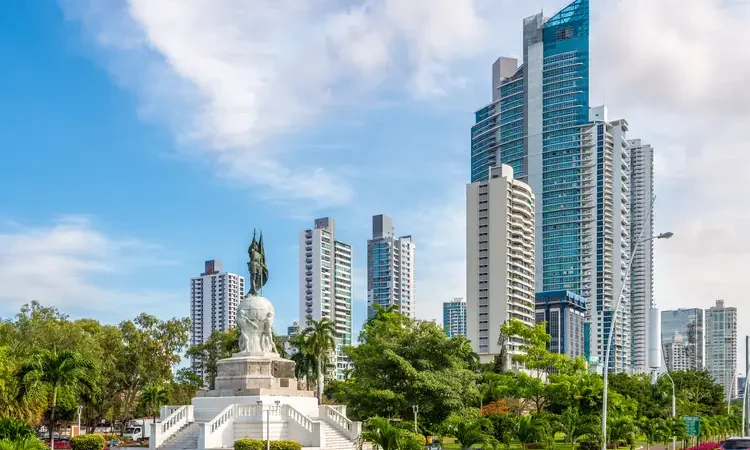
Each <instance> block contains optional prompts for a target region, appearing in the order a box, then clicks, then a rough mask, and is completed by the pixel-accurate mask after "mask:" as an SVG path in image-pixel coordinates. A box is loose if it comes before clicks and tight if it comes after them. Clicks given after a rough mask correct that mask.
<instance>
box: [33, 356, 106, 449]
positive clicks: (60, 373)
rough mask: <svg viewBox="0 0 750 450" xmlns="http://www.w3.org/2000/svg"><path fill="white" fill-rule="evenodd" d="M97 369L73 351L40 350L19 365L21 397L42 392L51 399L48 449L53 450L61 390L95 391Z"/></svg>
mask: <svg viewBox="0 0 750 450" xmlns="http://www.w3.org/2000/svg"><path fill="white" fill-rule="evenodd" d="M95 370H96V367H95V366H94V364H93V363H92V362H91V361H89V360H87V359H84V358H83V356H81V354H80V353H78V352H74V351H72V350H63V351H60V352H58V351H56V350H52V351H50V350H40V351H38V352H37V353H35V354H34V355H32V356H31V358H30V359H29V360H28V361H26V362H25V363H24V364H23V365H21V368H20V370H19V371H18V377H19V380H21V389H20V395H21V397H26V396H28V395H33V393H35V392H37V391H39V390H41V389H45V390H47V393H48V394H49V396H50V408H51V411H50V417H49V441H50V448H51V449H54V448H55V410H56V409H57V396H58V394H60V392H61V391H62V390H63V389H74V390H76V391H78V390H81V389H82V388H83V389H88V390H91V391H93V390H95V389H96V386H95V384H94V378H95Z"/></svg>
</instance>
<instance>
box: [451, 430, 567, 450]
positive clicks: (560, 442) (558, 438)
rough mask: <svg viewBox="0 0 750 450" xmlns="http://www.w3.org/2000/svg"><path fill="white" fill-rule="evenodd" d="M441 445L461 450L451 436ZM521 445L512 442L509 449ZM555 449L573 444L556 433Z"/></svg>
mask: <svg viewBox="0 0 750 450" xmlns="http://www.w3.org/2000/svg"><path fill="white" fill-rule="evenodd" d="M442 447H443V448H444V449H445V450H461V446H460V445H459V444H457V443H456V442H455V441H454V439H453V438H449V437H446V438H445V440H444V441H443V444H442ZM474 447H481V446H480V445H477V446H474ZM500 448H502V449H505V446H503V445H501V446H500ZM522 448H523V447H522V446H521V444H520V443H518V442H513V443H512V444H510V450H521V449H522ZM555 450H573V446H572V445H571V444H567V443H565V439H564V436H563V435H562V434H557V435H556V436H555Z"/></svg>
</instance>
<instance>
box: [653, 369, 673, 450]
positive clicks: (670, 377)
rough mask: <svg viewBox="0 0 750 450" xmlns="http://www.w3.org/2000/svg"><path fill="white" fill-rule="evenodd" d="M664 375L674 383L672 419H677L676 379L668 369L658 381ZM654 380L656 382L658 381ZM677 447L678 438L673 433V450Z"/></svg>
mask: <svg viewBox="0 0 750 450" xmlns="http://www.w3.org/2000/svg"><path fill="white" fill-rule="evenodd" d="M662 375H666V376H667V378H669V381H670V382H671V383H672V418H673V419H674V418H675V417H677V392H676V391H677V390H676V389H675V384H674V378H672V375H670V373H669V369H667V371H666V372H664V373H662V374H661V375H658V376H657V377H656V380H658V379H659V378H661V377H662ZM656 380H654V381H656ZM676 447H677V438H676V437H675V435H674V433H672V450H675V449H676Z"/></svg>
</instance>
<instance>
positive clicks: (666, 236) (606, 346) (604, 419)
mask: <svg viewBox="0 0 750 450" xmlns="http://www.w3.org/2000/svg"><path fill="white" fill-rule="evenodd" d="M653 210H654V204H653V202H651V208H650V209H649V210H648V215H647V216H646V219H645V220H648V219H649V217H650V216H651V212H652V211H653ZM645 230H646V227H645V226H644V227H642V228H641V232H640V234H638V239H637V240H636V241H635V246H634V247H633V252H632V253H631V255H630V261H628V266H627V268H626V269H625V278H624V279H623V280H622V286H620V293H619V294H618V295H617V301H616V302H615V308H614V309H613V310H612V320H611V322H610V325H609V333H608V337H607V342H606V343H605V344H604V367H603V368H602V381H603V382H604V389H603V391H602V450H607V379H608V372H609V353H610V351H611V350H612V338H613V337H614V334H615V321H616V319H617V310H618V309H620V300H622V294H623V292H624V291H625V286H626V285H627V284H628V277H629V276H630V266H631V265H633V260H634V259H635V255H636V254H637V252H638V247H640V244H641V243H643V242H648V241H652V240H654V239H669V238H671V237H672V236H674V233H672V232H671V231H667V232H666V233H661V234H658V235H655V236H651V237H649V238H646V239H642V236H643V232H644V231H645ZM603 316H604V309H603V308H602V317H603ZM602 327H604V320H602Z"/></svg>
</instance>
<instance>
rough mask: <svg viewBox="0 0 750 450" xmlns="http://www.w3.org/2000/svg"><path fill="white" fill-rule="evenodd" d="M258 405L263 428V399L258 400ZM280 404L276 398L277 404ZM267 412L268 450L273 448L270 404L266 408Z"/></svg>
mask: <svg viewBox="0 0 750 450" xmlns="http://www.w3.org/2000/svg"><path fill="white" fill-rule="evenodd" d="M257 403H258V407H259V408H260V426H261V430H262V429H263V428H262V427H263V401H261V400H258V402H257ZM278 405H279V401H278V400H276V406H278ZM265 412H266V450H271V407H270V406H269V407H268V408H266V410H265Z"/></svg>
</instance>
